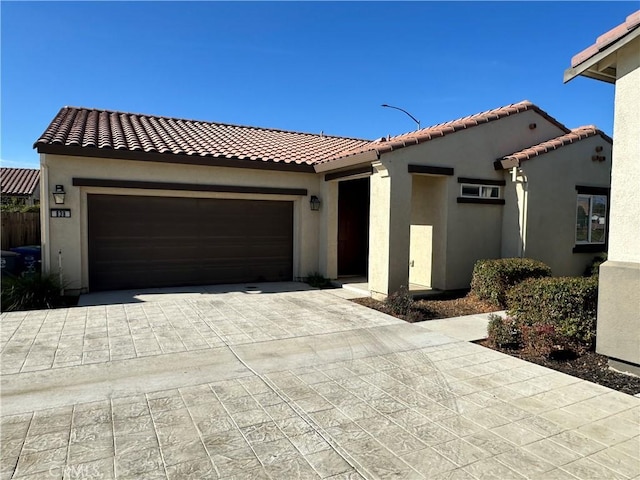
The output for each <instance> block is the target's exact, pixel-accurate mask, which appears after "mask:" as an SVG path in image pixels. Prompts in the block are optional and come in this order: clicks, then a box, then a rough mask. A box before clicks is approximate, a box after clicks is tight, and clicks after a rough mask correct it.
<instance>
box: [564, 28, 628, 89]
mask: <svg viewBox="0 0 640 480" xmlns="http://www.w3.org/2000/svg"><path fill="white" fill-rule="evenodd" d="M638 36H640V28H635V29H634V30H631V31H630V32H629V33H628V34H627V35H625V36H624V37H622V38H619V39H618V40H616V41H615V42H613V43H612V44H611V45H609V46H608V47H607V48H605V49H604V50H602V51H600V52H598V53H596V54H595V55H593V56H592V57H589V58H587V59H586V60H584V61H583V62H582V63H579V64H578V65H576V66H575V67H570V68H567V69H566V70H565V71H564V79H563V83H567V82H570V81H571V80H573V79H574V78H576V77H577V76H580V75H582V76H583V77H588V78H593V79H596V80H600V81H603V82H607V83H615V81H616V77H615V76H612V75H608V74H606V73H602V71H601V70H600V69H599V64H600V62H602V61H603V60H605V59H606V58H607V57H609V56H610V55H613V54H614V53H615V52H617V51H618V50H619V49H620V48H622V47H624V46H625V45H627V44H628V43H630V42H632V41H633V40H635V39H636V38H638ZM613 64H615V59H614V60H613V62H606V66H607V67H609V66H611V65H613Z"/></svg>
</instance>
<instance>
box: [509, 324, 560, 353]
mask: <svg viewBox="0 0 640 480" xmlns="http://www.w3.org/2000/svg"><path fill="white" fill-rule="evenodd" d="M520 329H521V331H522V343H523V345H524V347H525V348H526V349H527V350H528V351H529V352H530V353H533V354H535V355H542V356H544V357H548V356H550V355H551V353H553V352H554V350H556V349H566V348H568V345H566V342H564V340H563V337H562V336H561V335H558V332H557V329H556V327H555V326H554V325H551V324H549V323H539V324H536V325H526V324H522V323H521V324H520Z"/></svg>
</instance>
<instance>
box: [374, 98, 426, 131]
mask: <svg viewBox="0 0 640 480" xmlns="http://www.w3.org/2000/svg"><path fill="white" fill-rule="evenodd" d="M380 106H381V107H385V108H394V109H396V110H400V111H401V112H404V113H406V114H407V115H409V117H411V120H413V121H414V122H416V124H417V125H418V130H420V120H418V119H417V118H416V117H414V116H413V115H411V114H410V113H409V112H407V111H406V110H405V109H403V108H400V107H394V106H393V105H387V104H386V103H383V104H382V105H380Z"/></svg>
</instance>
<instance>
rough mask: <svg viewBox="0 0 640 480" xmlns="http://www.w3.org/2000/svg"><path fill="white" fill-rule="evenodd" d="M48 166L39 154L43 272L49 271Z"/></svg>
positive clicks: (45, 156)
mask: <svg viewBox="0 0 640 480" xmlns="http://www.w3.org/2000/svg"><path fill="white" fill-rule="evenodd" d="M49 202H50V198H49V166H48V165H47V155H46V154H44V153H41V154H40V244H41V246H40V251H41V262H42V263H41V269H42V273H43V274H48V273H50V272H51V252H50V249H49V238H50V229H49V217H48V214H49V206H50V203H49Z"/></svg>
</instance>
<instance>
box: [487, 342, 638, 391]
mask: <svg viewBox="0 0 640 480" xmlns="http://www.w3.org/2000/svg"><path fill="white" fill-rule="evenodd" d="M475 343H477V344H478V345H482V346H483V347H487V348H491V349H493V350H497V351H499V352H502V353H506V354H507V355H511V356H512V357H517V358H521V359H522V360H526V361H527V362H531V363H537V364H538V365H542V366H543V367H547V368H551V369H553V370H557V371H559V372H562V373H566V374H568V375H571V376H572V377H577V378H581V379H583V380H588V381H590V382H593V383H597V384H599V385H602V386H604V387H609V388H612V389H613V390H618V391H619V392H623V393H628V394H629V395H636V394H638V393H640V377H635V376H632V375H626V374H624V373H620V372H616V371H614V370H611V369H609V367H608V361H607V357H605V356H602V355H599V354H597V353H596V352H587V353H584V354H582V355H580V356H579V357H576V358H563V359H552V358H547V357H543V356H540V355H533V354H527V353H526V352H524V351H522V350H512V349H506V348H498V347H494V346H492V345H490V344H489V342H488V341H487V340H480V341H478V342H475Z"/></svg>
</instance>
